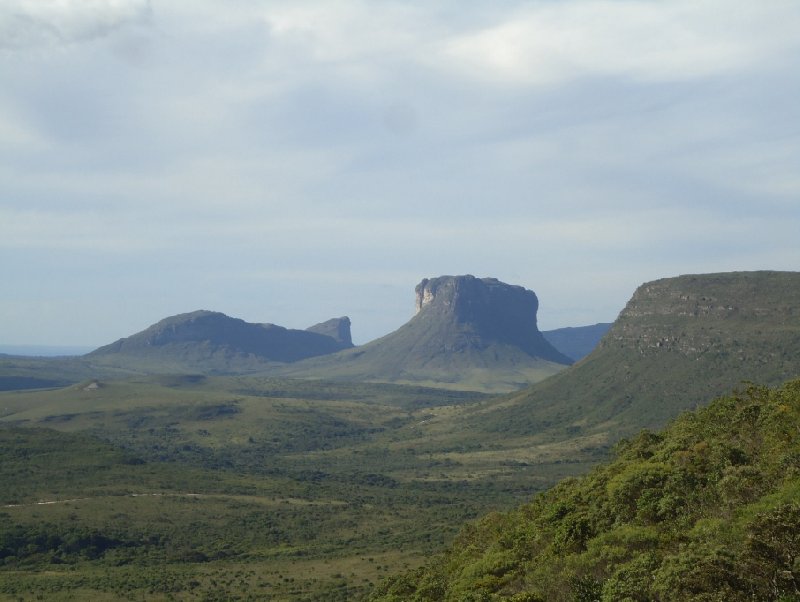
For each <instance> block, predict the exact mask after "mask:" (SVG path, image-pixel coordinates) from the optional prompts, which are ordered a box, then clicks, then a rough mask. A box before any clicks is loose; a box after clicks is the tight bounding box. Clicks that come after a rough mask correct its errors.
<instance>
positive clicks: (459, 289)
mask: <svg viewBox="0 0 800 602" xmlns="http://www.w3.org/2000/svg"><path fill="white" fill-rule="evenodd" d="M415 295H416V314H415V315H414V317H412V318H411V320H409V321H408V322H407V323H406V324H404V325H403V326H401V327H400V328H398V329H397V330H396V331H394V332H392V333H390V334H388V335H386V336H384V337H382V338H380V339H377V340H375V341H372V342H370V343H367V344H366V345H363V346H361V347H356V348H355V349H351V350H347V351H343V352H340V353H336V354H333V355H331V356H327V357H319V358H313V359H310V360H305V361H303V362H299V363H297V364H294V365H292V366H289V367H287V368H286V369H285V370H282V373H284V374H289V375H295V376H303V377H313V378H345V379H362V380H374V381H384V382H401V383H402V382H406V383H417V384H425V385H436V386H450V387H458V388H464V389H477V390H484V391H511V390H515V389H519V388H520V387H523V386H525V385H526V384H530V383H533V382H538V381H539V380H542V379H543V378H545V377H546V376H549V375H551V374H555V373H556V372H558V371H560V370H561V369H562V368H564V367H565V366H566V365H568V364H571V363H572V360H570V359H569V358H568V357H566V356H565V355H563V354H562V353H560V352H559V351H557V350H556V349H555V348H554V347H553V346H552V345H551V344H550V343H548V342H547V341H546V340H545V338H544V337H543V336H542V333H541V332H539V329H538V327H537V325H536V312H537V311H538V308H539V300H538V299H537V297H536V294H535V293H534V292H533V291H531V290H527V289H525V288H523V287H521V286H514V285H510V284H505V283H503V282H500V281H499V280H497V279H496V278H476V277H474V276H471V275H464V276H440V277H438V278H430V279H429V278H426V279H424V280H422V282H420V283H419V284H418V285H417V286H416V288H415Z"/></svg>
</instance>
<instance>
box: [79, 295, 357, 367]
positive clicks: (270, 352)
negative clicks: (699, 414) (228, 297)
mask: <svg viewBox="0 0 800 602" xmlns="http://www.w3.org/2000/svg"><path fill="white" fill-rule="evenodd" d="M352 346H353V343H352V342H351V339H350V319H349V318H347V317H343V318H334V319H332V320H328V321H327V322H322V323H321V324H316V325H314V326H312V327H310V328H309V329H307V330H295V329H291V328H284V327H283V326H277V325H275V324H253V323H250V322H245V321H244V320H241V319H239V318H231V317H230V316H226V315H225V314H223V313H220V312H215V311H207V310H198V311H194V312H190V313H185V314H179V315H176V316H171V317H169V318H165V319H163V320H161V321H160V322H158V323H156V324H153V325H152V326H150V327H149V328H147V329H145V330H143V331H141V332H139V333H136V334H134V335H131V336H130V337H126V338H123V339H119V340H118V341H115V342H114V343H111V344H110V345H105V346H104V347H100V348H99V349H96V350H95V351H93V352H92V353H90V354H89V355H88V356H87V358H89V359H90V360H91V361H93V362H96V363H100V364H104V365H121V366H125V367H130V368H132V369H135V370H139V369H141V370H144V371H148V372H150V371H155V372H163V371H164V370H173V369H178V370H186V369H191V370H195V371H199V372H204V373H205V372H241V371H249V370H257V369H263V368H264V367H265V364H268V363H270V362H296V361H299V360H302V359H306V358H309V357H314V356H317V355H323V354H327V353H334V352H336V351H340V350H342V349H347V348H349V347H352Z"/></svg>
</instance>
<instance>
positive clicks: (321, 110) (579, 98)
mask: <svg viewBox="0 0 800 602" xmlns="http://www.w3.org/2000/svg"><path fill="white" fill-rule="evenodd" d="M799 29H800V11H798V10H797V4H796V2H787V1H783V0H774V1H772V2H769V3H753V2H739V1H730V2H729V1H725V2H723V1H722V0H701V1H695V2H689V1H688V0H676V1H675V2H668V3H667V2H651V1H649V0H642V1H639V0H626V1H620V2H608V1H605V2H603V1H599V0H564V1H560V2H535V3H531V2H521V1H520V2H518V1H515V0H511V1H507V2H502V3H493V4H491V5H485V6H484V5H480V6H479V5H478V3H463V2H460V1H456V0H444V1H443V2H436V3H430V2H421V1H418V2H413V1H402V2H401V1H392V0H387V1H385V2H384V1H382V2H380V3H376V2H367V1H361V0H349V1H337V0H330V1H328V0H326V1H325V2H322V1H314V0H293V1H291V2H289V1H269V2H266V1H265V2H260V1H251V0H230V1H229V2H225V3H220V2H217V1H216V0H214V1H211V0H196V1H193V2H152V3H147V2H143V1H142V2H140V1H137V0H131V1H130V2H122V1H117V2H99V1H93V0H85V1H78V0H75V1H62V2H55V1H48V0H45V1H42V2H21V1H19V0H13V1H7V2H4V3H2V6H0V31H2V32H6V33H8V35H4V36H0V39H3V40H5V46H3V47H1V48H0V80H2V81H3V86H2V87H0V158H1V159H2V160H1V161H0V247H1V248H2V253H3V259H4V261H3V262H1V264H0V272H2V274H0V275H2V277H3V278H4V280H5V281H8V282H14V283H15V287H14V290H15V291H17V292H18V295H19V297H18V298H20V299H22V298H24V302H23V303H21V304H20V303H17V304H15V305H14V308H15V309H14V311H15V312H24V311H25V307H31V308H34V307H44V306H45V305H47V306H48V307H52V303H50V302H49V301H48V299H53V298H58V297H59V296H60V297H62V298H65V299H66V298H69V299H71V301H70V303H71V304H70V305H69V307H70V308H73V309H75V308H79V307H80V306H81V303H84V304H85V307H86V310H85V315H86V319H87V320H89V319H90V318H91V317H92V315H94V314H98V315H103V316H106V317H107V324H108V325H109V326H108V328H111V327H112V326H113V327H114V328H115V330H114V332H113V335H112V334H108V335H103V334H102V332H101V329H98V330H97V332H98V334H97V335H96V337H95V335H93V340H94V342H96V343H98V344H100V343H104V342H108V340H112V339H113V338H115V337H118V336H124V335H126V334H129V333H130V332H131V331H133V330H134V329H136V328H142V327H144V326H146V325H147V324H148V323H151V322H154V321H156V320H157V319H160V318H162V317H164V315H167V314H168V313H170V312H172V313H177V312H179V311H188V310H190V309H194V308H196V307H199V306H205V307H209V308H211V309H219V310H221V311H227V312H229V313H232V314H234V315H240V316H241V317H245V318H247V319H250V320H254V321H275V322H278V323H285V324H287V325H293V326H298V327H299V326H303V325H308V324H310V323H313V322H315V321H318V320H319V319H323V318H325V317H329V316H330V315H335V314H339V313H349V314H351V318H353V320H354V329H355V330H357V331H359V332H360V333H361V334H360V335H359V336H360V337H361V338H362V340H363V339H365V338H371V337H374V336H378V335H380V334H384V333H385V332H387V329H388V328H389V327H390V326H393V327H396V326H397V325H399V324H400V323H402V321H403V320H405V319H406V318H407V317H408V316H409V312H410V311H412V308H411V304H412V303H413V298H411V290H412V289H413V286H414V285H415V284H416V283H417V282H418V281H419V280H420V279H421V278H422V277H431V276H436V275H439V274H442V273H474V274H475V275H479V276H496V277H499V278H501V279H504V280H506V281H508V282H513V283H519V284H523V285H525V286H528V287H530V288H532V289H534V290H535V291H536V292H537V294H540V298H541V300H542V302H543V307H548V308H550V309H549V310H548V311H555V309H554V308H558V311H559V312H560V313H558V314H557V316H558V318H557V319H556V318H549V319H548V320H549V321H548V322H547V324H548V325H549V326H551V327H555V326H564V325H570V324H572V325H575V324H579V323H581V321H598V320H609V319H613V317H614V315H616V311H618V310H619V309H620V308H621V305H623V304H624V302H625V301H626V300H627V297H628V296H629V295H630V293H631V292H632V291H633V289H634V288H635V287H636V286H637V285H638V284H640V283H641V282H643V281H645V280H649V279H653V278H657V277H661V276H667V275H674V274H677V273H685V272H692V271H700V270H725V269H750V268H754V267H771V268H776V269H792V268H793V266H796V265H797V262H798V261H800V258H798V245H797V243H796V237H795V235H793V234H792V232H795V231H796V230H797V228H800V223H798V219H800V218H799V217H798V215H797V213H796V204H797V198H798V196H797V195H798V193H799V192H800V191H799V190H798V188H799V187H800V183H799V182H798V178H797V175H796V171H797V170H796V163H797V161H796V157H797V156H798V153H800V131H798V129H797V127H795V125H794V124H796V123H800V114H799V113H798V105H797V102H796V98H797V97H798V95H800V75H798V73H797V70H796V69H795V66H796V64H797V62H798V59H799V58H800V40H798V39H796V35H795V32H796V31H797V30H799ZM55 274H57V275H58V276H57V277H56V276H55ZM8 294H10V293H7V295H8ZM15 294H16V293H15ZM298 299H303V301H302V302H299V301H297V300H298ZM3 303H4V302H3V297H2V296H0V306H5V305H3ZM328 303H330V304H331V307H332V309H331V310H330V311H327V310H325V307H326V304H328ZM48 304H49V305H48ZM582 304H583V305H582ZM101 306H102V307H101ZM115 306H119V307H124V308H125V312H122V313H126V312H127V313H126V315H127V314H129V315H130V320H131V321H130V322H126V325H125V327H124V328H123V327H122V326H121V325H120V324H114V318H115V316H116V317H118V316H119V313H120V312H116V311H115ZM333 307H335V309H333ZM351 307H352V308H353V309H350V308H351ZM384 308H385V309H386V311H387V312H389V313H387V315H382V312H383V309H384ZM48 311H50V310H48ZM71 311H72V310H71ZM552 315H553V314H551V316H552ZM75 316H76V317H75V320H70V321H63V320H62V322H61V323H59V324H57V325H54V326H53V328H54V331H53V332H55V331H56V330H57V329H62V332H63V335H62V336H63V338H62V339H61V340H50V341H43V342H51V343H58V342H64V343H72V342H84V341H86V339H85V338H84V337H83V336H78V335H76V334H75V332H77V331H75V330H73V331H71V332H72V334H68V333H67V332H66V331H65V330H63V329H64V328H66V327H65V326H64V324H66V323H67V322H75V323H76V328H77V323H78V322H80V319H79V318H78V314H77V313H76V314H75ZM120 319H122V318H120ZM125 319H128V318H125ZM28 322H31V320H28ZM134 322H135V323H134ZM24 323H25V320H22V319H19V320H15V321H14V323H10V322H7V321H5V322H4V323H3V322H0V326H2V327H3V328H4V329H8V332H9V333H11V334H10V335H9V337H10V338H8V341H9V342H15V340H14V339H16V342H26V337H25V334H24V333H23V332H21V331H19V329H18V328H17V326H16V324H24ZM128 327H130V328H128ZM15 328H17V330H14V329H15ZM3 331H4V332H6V330H3ZM15 332H16V334H14V333H15ZM78 334H80V333H78ZM12 335H13V336H12Z"/></svg>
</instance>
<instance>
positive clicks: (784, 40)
mask: <svg viewBox="0 0 800 602" xmlns="http://www.w3.org/2000/svg"><path fill="white" fill-rule="evenodd" d="M794 8H795V7H793V6H792V5H791V3H788V2H775V3H770V4H769V5H766V6H765V5H755V4H753V3H750V2H741V1H735V2H730V1H721V0H712V1H705V2H695V1H688V0H678V1H675V2H639V3H633V2H612V1H594V0H588V1H573V2H558V3H541V4H536V5H531V6H527V7H524V8H521V9H519V10H518V11H516V12H515V14H513V15H511V16H510V18H508V19H506V20H505V21H504V22H501V23H499V24H496V25H494V26H491V27H488V28H485V29H480V30H478V31H474V32H467V33H463V34H461V35H458V36H455V37H454V38H452V39H450V40H447V41H445V42H444V43H443V48H444V55H445V56H447V57H449V58H450V59H451V61H450V64H451V65H452V66H453V67H454V68H456V69H459V70H461V71H462V72H464V73H465V74H466V75H468V76H470V77H474V78H477V79H480V80H484V81H487V82H497V83H512V84H538V85H556V84H560V83H563V82H565V81H568V80H570V79H575V78H579V77H597V76H619V77H630V78H633V79H636V80H640V81H651V82H655V81H675V80H693V79H698V78H701V77H707V76H709V75H715V74H720V73H727V72H730V71H737V70H741V69H743V68H748V67H750V66H752V65H754V64H757V63H758V62H760V61H761V60H763V59H764V58H765V56H767V55H769V54H770V52H771V51H772V50H774V48H775V47H776V46H778V47H780V46H782V45H787V44H791V45H794V46H796V45H797V41H796V35H795V33H793V31H794V32H796V31H797V25H798V24H799V23H800V21H798V15H797V13H796V11H795V10H794Z"/></svg>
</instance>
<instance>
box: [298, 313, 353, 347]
mask: <svg viewBox="0 0 800 602" xmlns="http://www.w3.org/2000/svg"><path fill="white" fill-rule="evenodd" d="M306 330H307V331H308V332H316V333H317V334H324V335H325V336H328V337H331V338H332V339H334V340H336V341H339V342H340V343H341V344H342V345H345V346H347V347H352V346H353V339H352V337H351V336H350V318H348V317H347V316H342V317H341V318H331V319H330V320H328V321H326V322H320V323H319V324H314V326H310V327H308V328H306Z"/></svg>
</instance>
